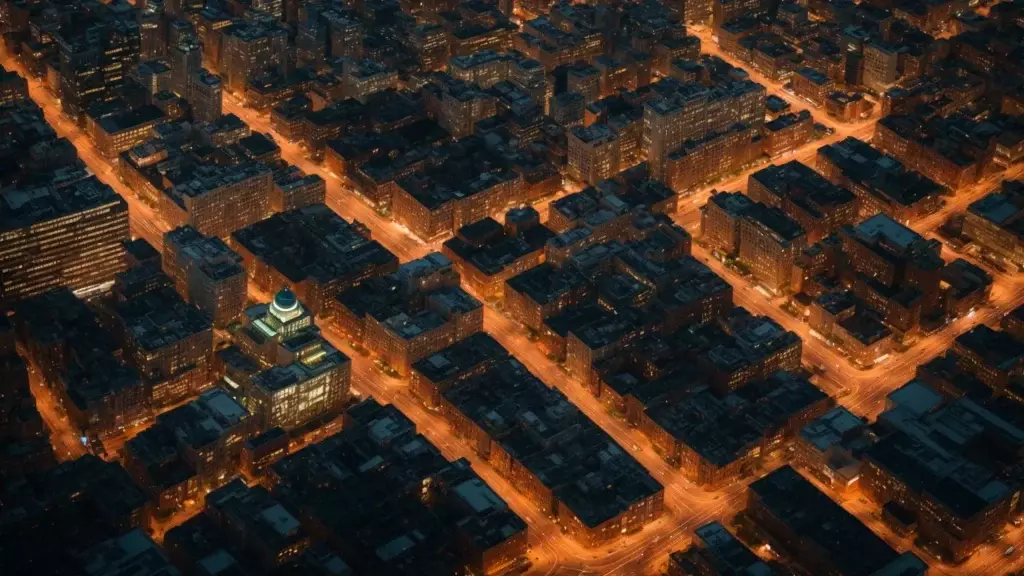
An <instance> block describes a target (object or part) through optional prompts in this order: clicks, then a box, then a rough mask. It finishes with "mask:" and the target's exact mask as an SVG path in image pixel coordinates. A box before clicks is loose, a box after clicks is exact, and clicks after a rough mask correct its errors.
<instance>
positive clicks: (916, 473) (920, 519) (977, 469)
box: [861, 381, 1022, 561]
mask: <svg viewBox="0 0 1024 576" xmlns="http://www.w3.org/2000/svg"><path fill="white" fill-rule="evenodd" d="M935 399H939V400H940V402H941V396H939V395H938V394H936V393H935V392H934V391H933V390H931V389H930V388H928V387H927V386H926V385H925V384H923V383H921V382H919V381H912V382H910V383H908V384H907V385H905V386H904V387H902V388H900V389H898V390H896V391H895V392H893V393H891V394H890V395H889V396H888V399H887V402H886V406H887V410H886V411H885V412H883V413H882V414H881V415H879V417H878V428H879V430H880V432H879V433H880V435H881V437H880V439H879V441H878V442H877V443H876V444H874V445H873V446H872V447H871V448H868V449H867V450H866V451H865V452H864V455H863V460H864V464H863V466H862V472H861V487H862V489H863V491H864V492H865V493H866V494H867V495H869V496H870V497H871V498H872V499H873V500H875V501H876V502H879V503H887V504H888V503H892V504H894V505H898V506H899V507H901V508H902V509H903V510H905V511H907V512H908V513H909V514H910V516H911V517H912V518H913V519H914V521H915V522H916V525H917V531H918V533H919V534H920V536H921V537H922V538H926V539H928V540H929V541H933V542H936V543H937V546H938V548H939V549H940V550H941V551H942V552H943V553H946V554H949V557H950V559H952V560H953V561H961V560H963V559H965V558H967V557H968V556H970V555H971V553H973V552H974V551H975V550H976V549H977V548H978V547H979V546H981V545H982V544H983V543H984V542H986V541H987V540H988V538H990V537H991V536H992V535H993V534H996V533H998V531H999V530H1001V529H1002V528H1003V526H1005V524H1006V521H1007V519H1008V516H1009V514H1010V513H1011V507H1012V505H1013V504H1012V501H1013V500H1015V499H1016V498H1017V497H1018V496H1017V491H1016V490H1015V489H1013V488H1011V487H1010V486H1009V485H1007V484H1006V483H1005V482H1004V481H1003V479H1001V478H1000V477H999V475H998V474H997V472H996V471H995V470H994V469H992V468H990V467H989V466H986V465H984V464H982V463H979V462H976V461H972V459H971V454H970V451H972V450H973V448H970V447H969V446H970V444H969V442H971V441H972V440H973V441H983V440H981V439H982V438H984V437H995V436H994V435H995V434H1003V433H1005V432H1006V429H1005V423H1004V422H1002V421H1001V420H1000V417H999V416H997V415H996V414H994V413H992V412H989V411H988V410H987V409H985V408H984V407H982V406H979V405H978V404H976V403H975V402H974V401H972V400H968V399H966V398H961V399H958V400H955V401H951V402H948V403H945V404H940V403H939V402H936V401H935ZM925 406H928V407H930V408H931V409H930V410H927V411H924V412H923V411H922V410H921V408H922V407H925ZM951 426H952V427H951ZM997 428H1003V430H1001V431H1000V432H995V430H996V429H997ZM954 430H956V431H954ZM1016 432H1017V434H1018V435H1019V434H1020V432H1021V431H1020V429H1019V428H1017V429H1016ZM989 434H993V436H988V435H989ZM1021 439H1022V438H1021V437H1020V436H1018V439H1017V441H1018V442H1020V440H1021Z"/></svg>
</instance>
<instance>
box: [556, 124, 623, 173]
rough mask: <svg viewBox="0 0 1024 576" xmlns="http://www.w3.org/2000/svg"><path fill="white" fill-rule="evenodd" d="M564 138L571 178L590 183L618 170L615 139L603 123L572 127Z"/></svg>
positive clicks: (616, 140)
mask: <svg viewBox="0 0 1024 576" xmlns="http://www.w3.org/2000/svg"><path fill="white" fill-rule="evenodd" d="M568 137H569V143H568V146H569V163H568V172H569V175H570V176H571V177H572V178H575V179H576V180H578V181H580V182H584V183H586V184H590V185H594V184H597V183H598V182H600V181H601V180H604V179H606V178H611V177H612V176H614V175H616V174H618V173H619V138H618V135H616V134H615V133H614V132H612V130H611V129H610V128H609V127H608V126H607V125H605V124H593V125H591V126H589V127H587V128H581V127H579V126H576V127H574V128H572V129H571V130H570V131H569V134H568Z"/></svg>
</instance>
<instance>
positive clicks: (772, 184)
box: [747, 123, 859, 244]
mask: <svg viewBox="0 0 1024 576" xmlns="http://www.w3.org/2000/svg"><path fill="white" fill-rule="evenodd" d="M769 124H771V123H769ZM766 126H768V124H766ZM747 195H748V196H749V197H750V199H751V200H754V201H755V202H760V203H762V204H765V205H768V206H771V207H773V208H779V209H781V210H782V211H783V212H785V213H786V215H787V216H789V217H790V218H792V219H793V220H795V221H796V222H797V223H798V224H799V225H800V227H801V228H803V229H804V231H805V232H806V233H807V243H808V244H814V243H816V242H819V241H821V240H822V239H823V238H825V237H826V236H829V235H832V234H834V233H836V232H838V231H839V229H840V228H842V227H843V226H846V225H849V224H852V223H854V222H855V221H856V219H857V213H858V207H859V203H858V201H857V197H856V196H854V195H853V193H852V192H850V191H849V190H847V189H845V188H842V187H840V186H836V185H834V184H832V183H831V182H829V181H828V180H826V179H825V178H824V177H822V176H821V175H820V174H818V173H817V172H815V171H814V170H812V169H811V168H809V167H807V166H806V165H804V164H801V163H800V162H798V161H796V160H793V161H790V162H787V163H785V164H780V165H773V166H769V167H767V168H764V169H762V170H758V171H757V172H754V173H753V174H751V175H750V177H749V178H748V179H747Z"/></svg>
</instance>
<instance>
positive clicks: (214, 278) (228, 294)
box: [163, 226, 247, 326]
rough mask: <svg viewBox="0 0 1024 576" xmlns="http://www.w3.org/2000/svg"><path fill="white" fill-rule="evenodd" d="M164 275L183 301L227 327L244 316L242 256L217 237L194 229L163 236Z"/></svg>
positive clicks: (244, 275) (244, 297)
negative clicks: (204, 234)
mask: <svg viewBox="0 0 1024 576" xmlns="http://www.w3.org/2000/svg"><path fill="white" fill-rule="evenodd" d="M163 264H164V272H166V273H167V275H168V276H170V278H171V280H172V281H174V287H175V288H176V289H177V290H178V293H179V294H181V296H182V298H184V299H186V300H187V301H189V302H191V303H192V304H194V305H195V306H196V307H198V308H199V309H200V310H202V311H203V312H206V314H207V315H209V316H210V318H211V319H212V320H213V323H214V325H215V326H224V325H226V324H228V323H230V322H231V321H233V320H235V319H236V318H238V317H239V316H241V315H242V311H243V310H244V309H245V304H246V298H247V294H246V286H247V284H246V282H247V279H246V274H245V268H244V267H243V266H242V257H241V256H239V255H238V254H237V253H235V252H234V251H233V250H231V249H230V248H228V245H227V244H225V243H224V241H223V240H221V239H220V238H217V237H210V236H203V235H202V234H200V233H199V232H198V231H197V230H196V229H195V228H193V227H191V226H183V227H181V228H175V229H174V230H171V231H170V232H168V233H167V234H165V235H164V257H163Z"/></svg>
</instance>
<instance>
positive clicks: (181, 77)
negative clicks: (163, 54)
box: [167, 35, 203, 98]
mask: <svg viewBox="0 0 1024 576" xmlns="http://www.w3.org/2000/svg"><path fill="white" fill-rule="evenodd" d="M167 62H168V64H169V65H170V67H171V90H172V91H173V92H175V93H176V94H177V95H178V96H181V97H183V98H188V97H189V81H190V80H191V79H192V77H193V76H194V75H195V74H196V73H197V72H199V70H200V68H201V67H202V65H203V56H202V50H201V49H200V47H199V43H198V42H196V41H195V39H194V38H192V37H191V35H190V36H188V37H187V38H186V39H183V40H182V42H180V43H178V44H175V45H173V46H168V47H167Z"/></svg>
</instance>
